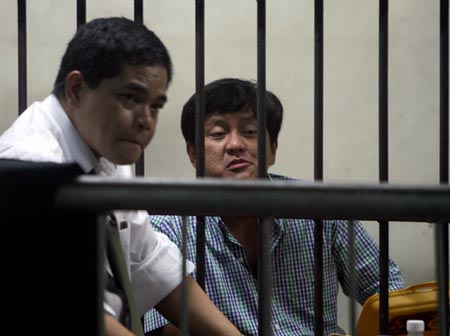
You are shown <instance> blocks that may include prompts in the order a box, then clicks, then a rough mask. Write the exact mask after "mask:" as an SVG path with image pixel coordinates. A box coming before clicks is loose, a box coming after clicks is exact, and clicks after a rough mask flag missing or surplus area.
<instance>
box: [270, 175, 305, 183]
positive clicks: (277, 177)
mask: <svg viewBox="0 0 450 336" xmlns="http://www.w3.org/2000/svg"><path fill="white" fill-rule="evenodd" d="M268 176H269V180H271V181H292V182H299V183H308V182H307V181H305V180H299V179H296V178H293V177H289V176H285V175H279V174H273V173H269V174H268Z"/></svg>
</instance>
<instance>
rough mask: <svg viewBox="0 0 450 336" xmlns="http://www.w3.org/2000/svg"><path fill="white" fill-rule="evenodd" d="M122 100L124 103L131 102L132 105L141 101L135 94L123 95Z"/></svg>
mask: <svg viewBox="0 0 450 336" xmlns="http://www.w3.org/2000/svg"><path fill="white" fill-rule="evenodd" d="M122 99H123V100H124V101H127V102H131V103H137V102H138V101H139V98H138V96H136V95H135V94H131V93H126V94H123V95H122Z"/></svg>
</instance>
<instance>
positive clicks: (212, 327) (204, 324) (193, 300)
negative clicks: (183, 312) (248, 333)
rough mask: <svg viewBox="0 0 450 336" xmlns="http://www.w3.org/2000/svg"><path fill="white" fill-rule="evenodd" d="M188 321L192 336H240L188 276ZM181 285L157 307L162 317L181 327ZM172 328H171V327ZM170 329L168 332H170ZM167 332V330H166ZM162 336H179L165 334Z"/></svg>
mask: <svg viewBox="0 0 450 336" xmlns="http://www.w3.org/2000/svg"><path fill="white" fill-rule="evenodd" d="M185 280H186V281H187V291H188V319H189V332H190V335H192V336H195V335H217V336H221V335H223V336H225V335H226V336H240V335H241V333H240V332H239V330H238V329H237V328H236V327H235V326H234V325H233V324H232V323H231V322H230V321H229V320H228V319H227V318H226V317H225V315H223V313H222V312H221V311H220V310H219V309H218V308H217V307H216V306H215V305H214V304H213V303H212V302H211V300H210V299H209V298H208V296H207V295H206V293H205V292H204V291H203V290H202V288H201V287H200V286H199V285H198V283H197V282H196V281H195V280H194V279H193V278H192V276H187V277H186V279H185ZM181 286H182V285H181V284H180V285H179V286H178V287H176V288H175V289H174V290H173V291H172V292H170V293H169V295H167V296H166V297H165V298H164V299H163V300H162V301H161V302H160V303H158V304H157V305H156V307H155V308H156V310H158V311H159V312H160V313H161V315H163V316H164V317H165V318H166V319H168V320H169V321H171V322H173V323H174V324H175V325H179V317H180V314H179V310H180V307H181ZM169 328H170V327H169ZM169 331H170V329H168V330H167V332H169ZM164 332H166V330H164ZM162 335H177V334H176V333H175V334H173V333H169V334H166V333H163V334H162Z"/></svg>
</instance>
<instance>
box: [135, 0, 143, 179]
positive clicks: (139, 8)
mask: <svg viewBox="0 0 450 336" xmlns="http://www.w3.org/2000/svg"><path fill="white" fill-rule="evenodd" d="M134 21H135V22H137V23H140V24H143V23H144V4H143V1H142V0H134ZM134 169H135V173H136V176H144V175H145V155H144V152H142V154H141V156H140V157H139V159H138V160H137V162H136V164H135V167H134Z"/></svg>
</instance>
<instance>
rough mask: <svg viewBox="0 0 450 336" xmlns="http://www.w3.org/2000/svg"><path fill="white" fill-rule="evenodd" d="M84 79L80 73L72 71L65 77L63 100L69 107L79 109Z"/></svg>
mask: <svg viewBox="0 0 450 336" xmlns="http://www.w3.org/2000/svg"><path fill="white" fill-rule="evenodd" d="M83 82H84V78H83V75H82V73H81V72H80V71H78V70H74V71H71V72H69V73H68V74H67V76H66V91H65V98H66V101H67V104H68V105H69V106H70V107H72V108H73V107H79V105H80V94H81V88H82V86H83Z"/></svg>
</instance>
